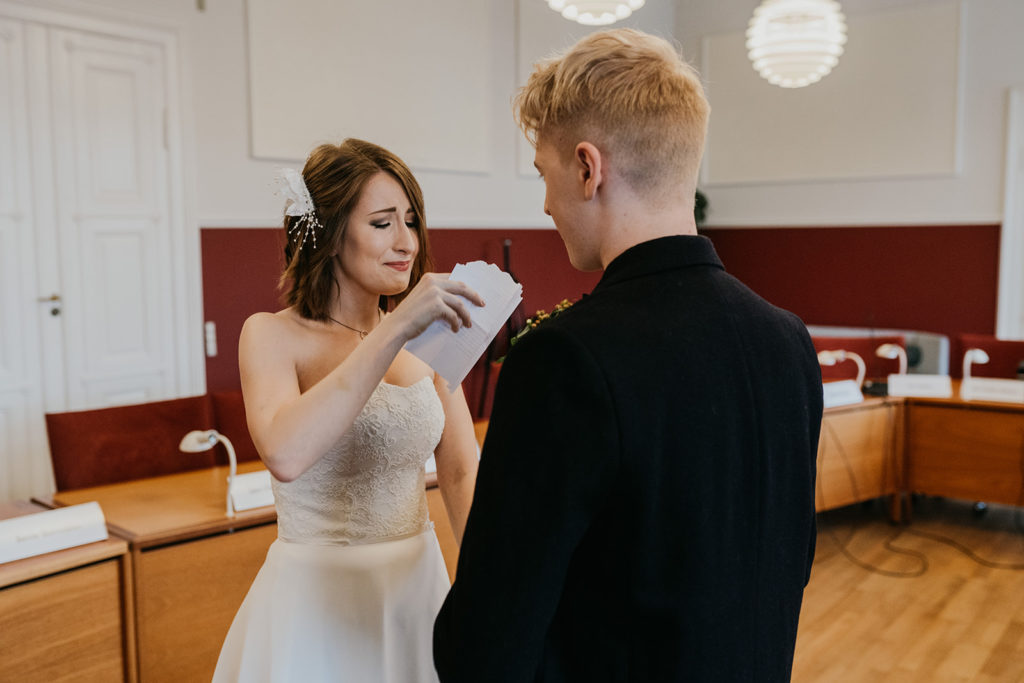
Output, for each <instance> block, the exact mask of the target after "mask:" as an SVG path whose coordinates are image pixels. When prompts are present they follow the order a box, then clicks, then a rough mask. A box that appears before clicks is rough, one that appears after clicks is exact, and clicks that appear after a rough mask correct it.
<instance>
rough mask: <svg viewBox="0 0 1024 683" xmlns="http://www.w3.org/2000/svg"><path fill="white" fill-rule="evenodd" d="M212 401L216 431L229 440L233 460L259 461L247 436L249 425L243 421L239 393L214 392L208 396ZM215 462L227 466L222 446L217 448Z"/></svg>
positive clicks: (243, 413) (250, 439)
mask: <svg viewBox="0 0 1024 683" xmlns="http://www.w3.org/2000/svg"><path fill="white" fill-rule="evenodd" d="M210 397H211V398H212V399H213V417H214V422H215V424H216V425H217V427H216V429H217V431H218V432H220V433H221V434H222V435H223V436H226V437H227V438H228V439H230V440H231V445H232V446H234V447H235V458H236V459H237V460H238V462H245V461H247V460H259V459H260V454H259V452H258V451H257V450H256V445H255V444H253V442H252V438H251V437H250V436H249V425H248V424H247V423H246V421H245V402H244V401H243V400H242V392H241V391H215V392H213V393H212V394H210ZM216 452H217V462H218V464H221V465H226V464H228V456H227V452H226V451H225V449H224V447H223V446H217V448H216Z"/></svg>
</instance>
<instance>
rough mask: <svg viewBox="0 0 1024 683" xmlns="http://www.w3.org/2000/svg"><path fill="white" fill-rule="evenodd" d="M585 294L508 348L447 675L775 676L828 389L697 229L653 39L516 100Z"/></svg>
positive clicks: (690, 174) (690, 184) (803, 563)
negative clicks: (583, 274) (596, 273)
mask: <svg viewBox="0 0 1024 683" xmlns="http://www.w3.org/2000/svg"><path fill="white" fill-rule="evenodd" d="M516 110H517V118H518V121H519V124H520V126H521V127H522V128H523V130H524V132H525V133H526V134H527V136H528V137H529V138H530V140H531V142H533V143H534V145H535V147H536V156H535V164H536V166H537V170H538V171H539V172H540V174H541V176H542V177H543V178H544V183H545V185H546V188H547V195H546V197H545V200H544V211H545V213H547V214H549V215H550V216H551V217H552V218H553V219H554V222H555V227H556V228H557V229H558V232H559V234H560V235H561V237H562V239H563V241H564V242H565V246H566V249H567V251H568V253H569V259H570V261H571V262H572V264H573V266H575V267H576V268H578V269H580V270H586V271H591V270H598V269H603V270H604V274H603V276H602V278H601V281H600V282H599V283H598V285H597V286H596V287H595V288H594V291H593V292H592V293H591V294H590V296H588V297H584V298H583V300H582V301H580V302H578V303H576V304H575V305H574V306H573V307H572V308H571V309H569V310H568V311H567V312H565V313H563V314H561V315H560V316H558V317H557V318H553V319H551V320H548V321H547V322H545V323H543V324H542V325H541V326H540V327H538V328H536V329H534V330H532V331H531V332H530V333H529V334H528V335H526V336H525V337H523V338H522V340H521V342H520V343H518V344H516V346H515V348H514V349H513V350H512V352H511V353H510V354H509V355H508V357H507V359H506V361H505V365H504V367H503V369H502V371H501V375H500V380H499V382H498V387H497V392H496V398H495V403H494V413H493V415H492V417H491V422H490V427H489V429H488V433H487V440H486V443H485V444H484V449H483V455H482V458H481V462H480V471H479V476H478V479H477V485H476V494H475V497H474V501H473V506H472V509H471V511H470V515H469V522H468V524H467V526H466V532H465V537H464V540H463V543H462V550H461V556H460V558H459V564H458V571H457V578H456V581H455V584H454V586H452V589H451V592H450V593H449V595H448V598H447V600H446V601H445V603H444V606H443V608H442V609H441V612H440V615H439V616H438V618H437V622H436V624H435V627H434V658H435V665H436V667H437V671H438V674H439V675H440V679H441V681H442V682H449V681H466V682H469V681H473V682H480V681H486V682H488V683H492V682H495V681H523V682H524V683H525V682H527V681H545V682H547V681H573V682H580V683H589V682H592V681H644V682H646V681H684V680H687V681H689V680H692V681H753V680H758V681H785V680H788V679H789V676H790V670H791V667H792V660H793V648H794V642H795V639H796V631H797V619H798V616H799V614H800V602H801V599H802V596H803V589H804V586H805V584H806V582H807V579H808V575H809V572H810V567H811V560H812V557H813V554H814V541H815V527H814V476H815V453H816V449H817V443H818V430H819V427H820V423H821V410H822V405H821V379H820V375H819V370H818V364H817V360H816V357H815V354H814V349H813V347H812V346H811V341H810V339H809V337H808V335H807V331H806V329H805V328H804V326H803V324H802V323H801V322H800V320H799V319H797V318H796V317H795V316H794V315H792V314H790V313H787V312H786V311H783V310H780V309H778V308H775V307H773V306H772V305H770V304H768V303H767V302H765V301H764V300H762V299H761V298H759V297H758V296H757V295H756V294H754V293H753V292H751V291H750V290H749V289H747V288H746V287H745V286H744V285H742V284H741V283H740V282H739V281H738V280H736V279H734V278H733V277H731V276H730V275H728V274H727V273H726V272H725V271H724V270H723V268H722V264H721V262H720V261H719V259H718V257H717V256H716V254H715V251H714V248H713V247H712V245H711V242H710V241H708V240H707V239H706V238H704V237H699V236H697V234H696V228H695V225H694V219H693V199H694V193H695V187H696V180H697V169H698V166H699V164H700V159H701V154H702V152H703V146H704V135H705V130H706V124H707V115H708V105H707V101H706V100H705V98H704V94H703V89H702V87H701V85H700V81H699V80H698V77H697V74H696V73H695V72H694V71H693V70H692V69H691V68H690V67H689V66H688V65H687V64H686V63H684V62H683V61H682V60H681V58H680V57H679V55H678V54H677V52H676V51H675V50H674V49H673V48H672V47H671V46H670V45H669V44H668V43H667V42H665V41H664V40H662V39H659V38H655V37H652V36H649V35H646V34H643V33H640V32H637V31H633V30H629V29H621V30H613V31H605V32H601V33H595V34H592V35H590V36H588V37H586V38H584V39H583V40H581V41H580V42H579V43H577V44H576V45H575V46H574V47H573V48H571V49H570V50H569V51H568V52H567V53H565V54H564V55H562V56H560V57H557V58H554V59H552V60H549V61H547V62H544V63H542V64H540V65H538V66H537V68H536V70H535V71H534V73H533V75H532V76H531V77H530V80H529V82H528V83H527V85H526V86H525V87H524V88H523V89H522V91H521V92H520V93H519V95H518V97H517V100H516Z"/></svg>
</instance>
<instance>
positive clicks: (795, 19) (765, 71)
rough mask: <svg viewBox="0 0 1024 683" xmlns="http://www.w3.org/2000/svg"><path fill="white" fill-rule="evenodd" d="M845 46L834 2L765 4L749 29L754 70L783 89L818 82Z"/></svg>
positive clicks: (779, 0)
mask: <svg viewBox="0 0 1024 683" xmlns="http://www.w3.org/2000/svg"><path fill="white" fill-rule="evenodd" d="M549 2H550V0H549ZM844 44H846V20H845V18H844V17H843V13H842V11H841V8H840V7H839V3H838V2H835V0H764V1H763V2H762V3H761V4H760V6H758V8H757V9H756V10H754V16H753V17H751V19H750V26H749V28H748V29H747V51H748V52H747V56H748V57H749V58H750V61H751V62H752V63H753V64H754V68H755V69H756V70H757V72H758V73H759V74H761V77H762V78H764V79H766V80H767V81H768V82H769V83H772V84H773V85H777V86H780V87H782V88H802V87H804V86H806V85H810V84H812V83H817V82H818V81H820V80H821V79H822V78H823V77H825V76H826V75H828V73H829V72H830V71H832V68H833V67H834V66H835V65H836V64H838V63H839V56H840V55H841V54H843V45H844Z"/></svg>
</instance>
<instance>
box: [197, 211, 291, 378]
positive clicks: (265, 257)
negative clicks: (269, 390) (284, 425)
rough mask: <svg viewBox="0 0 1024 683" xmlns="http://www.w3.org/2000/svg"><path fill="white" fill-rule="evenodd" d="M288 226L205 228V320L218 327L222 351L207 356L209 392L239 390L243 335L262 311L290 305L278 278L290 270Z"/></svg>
mask: <svg viewBox="0 0 1024 683" xmlns="http://www.w3.org/2000/svg"><path fill="white" fill-rule="evenodd" d="M283 235H284V230H265V229H259V228H255V229H246V228H216V229H212V228H203V229H202V230H201V231H200V235H199V245H200V249H201V250H202V262H203V320H206V321H213V322H214V323H215V324H216V325H217V355H216V356H215V357H213V358H210V357H209V356H207V358H206V389H207V391H223V390H227V389H238V388H240V386H239V379H238V335H239V334H240V333H241V331H242V323H244V322H245V319H246V318H248V317H249V316H250V315H251V314H253V313H256V312H257V311H279V310H281V309H282V308H284V307H283V306H282V305H281V303H280V299H279V296H278V291H277V279H278V278H279V277H280V276H281V271H282V270H283V269H284V242H283Z"/></svg>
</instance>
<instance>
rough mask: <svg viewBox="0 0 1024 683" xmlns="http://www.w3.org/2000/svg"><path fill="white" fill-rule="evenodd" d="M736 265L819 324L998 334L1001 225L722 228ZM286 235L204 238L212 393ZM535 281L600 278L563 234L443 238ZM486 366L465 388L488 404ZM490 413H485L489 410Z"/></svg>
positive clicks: (227, 369)
mask: <svg viewBox="0 0 1024 683" xmlns="http://www.w3.org/2000/svg"><path fill="white" fill-rule="evenodd" d="M705 234H707V235H708V236H709V237H710V238H711V239H712V240H713V241H714V243H715V248H716V249H717V250H718V253H719V255H720V256H721V257H722V262H723V263H724V264H725V267H726V269H727V270H728V271H729V272H731V273H732V274H733V275H735V276H737V277H738V278H739V279H740V280H742V281H743V282H745V283H746V284H747V285H749V286H750V287H751V288H753V289H754V290H755V291H757V292H758V293H759V294H761V296H763V297H764V298H766V299H768V300H769V301H771V302H772V303H774V304H776V305H778V306H782V307H783V308H787V309H789V310H791V311H793V312H794V313H796V314H797V315H799V316H800V317H801V318H802V319H803V320H804V321H805V322H807V323H809V324H827V325H844V326H862V327H895V328H906V329H917V330H926V331H931V332H940V333H943V334H947V335H949V336H950V337H951V338H952V337H955V336H956V335H958V334H959V333H962V332H971V333H980V334H992V333H993V332H994V330H995V318H996V292H997V283H998V262H999V226H998V225H984V226H920V227H858V228H831V227H830V228H742V229H740V228H734V229H710V230H707V231H706V233H705ZM282 235H283V232H282V231H281V230H268V229H219V228H217V229H213V228H206V229H203V230H202V237H201V245H202V259H203V300H204V309H205V316H206V317H205V319H206V320H213V321H214V322H216V324H217V336H218V347H219V348H218V351H219V353H218V355H217V357H216V358H208V359H207V365H206V369H207V385H208V388H209V390H210V391H215V390H221V389H231V388H237V387H238V361H237V353H238V333H239V332H240V330H241V327H242V323H243V322H244V321H245V318H246V317H248V316H249V314H251V313H253V312H255V311H275V310H279V309H280V308H281V307H282V306H281V304H280V303H279V298H278V293H277V290H276V285H277V278H278V276H279V274H280V272H281V268H282V265H283V263H282V255H281V253H282V248H283V243H282V241H281V240H282ZM505 239H510V240H512V246H511V271H512V273H513V274H514V275H515V276H516V277H517V278H518V279H519V281H520V282H521V283H522V284H523V292H524V311H525V314H526V315H531V314H532V313H533V312H534V311H536V310H537V309H538V308H544V309H550V308H551V307H552V306H553V305H554V304H555V303H557V302H558V301H560V300H561V299H563V298H568V299H572V300H575V299H578V298H579V296H580V295H581V294H583V293H585V292H589V291H590V290H591V289H592V288H593V286H594V285H595V284H596V283H597V281H598V279H599V277H600V275H599V274H598V273H579V272H577V271H575V270H574V269H573V268H572V266H571V265H570V264H569V260H568V258H567V257H566V255H565V249H564V247H563V246H562V242H561V240H560V239H559V237H558V234H557V233H556V232H555V231H554V230H475V229H459V230H433V231H431V245H432V251H433V255H434V261H435V268H436V270H439V271H447V270H450V269H451V268H452V266H454V265H455V264H456V263H458V262H465V261H472V260H476V259H481V260H484V261H488V262H491V263H496V264H498V265H502V244H503V242H504V240H505ZM481 376H482V372H481V367H478V368H477V369H476V370H474V372H473V373H472V374H471V375H470V377H469V378H467V380H466V382H465V383H464V385H463V386H464V388H465V390H466V395H467V398H468V400H469V403H470V407H471V409H472V410H473V411H474V412H476V411H477V406H478V404H479V392H480V385H481V381H480V380H481ZM486 412H487V408H486V407H485V410H484V413H485V414H486Z"/></svg>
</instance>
